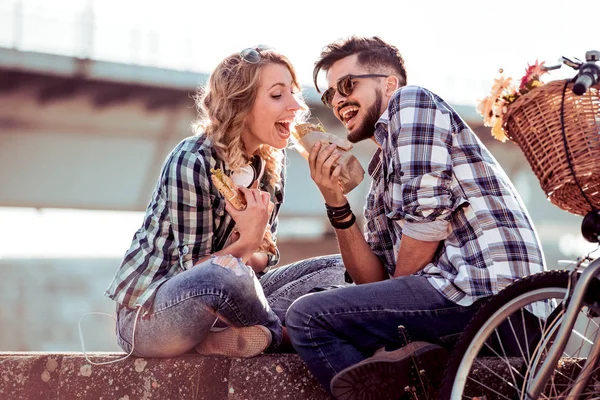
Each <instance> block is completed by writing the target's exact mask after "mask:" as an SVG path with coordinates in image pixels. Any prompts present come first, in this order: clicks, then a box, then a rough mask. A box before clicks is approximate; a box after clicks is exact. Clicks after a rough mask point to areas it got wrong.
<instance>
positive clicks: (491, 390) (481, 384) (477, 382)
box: [463, 376, 511, 400]
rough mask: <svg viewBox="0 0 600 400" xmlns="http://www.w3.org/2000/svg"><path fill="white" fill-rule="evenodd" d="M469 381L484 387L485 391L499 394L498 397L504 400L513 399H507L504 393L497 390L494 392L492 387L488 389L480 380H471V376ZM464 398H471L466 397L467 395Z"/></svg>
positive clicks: (509, 399)
mask: <svg viewBox="0 0 600 400" xmlns="http://www.w3.org/2000/svg"><path fill="white" fill-rule="evenodd" d="M468 379H469V380H470V381H471V382H475V383H476V384H477V385H478V386H480V387H482V388H485V389H487V390H489V391H490V392H493V393H495V394H497V395H498V396H500V397H501V398H503V399H508V400H511V398H510V397H507V396H505V395H503V394H502V393H500V392H498V391H497V390H494V389H492V388H491V387H488V386H486V385H484V384H483V383H481V382H479V381H478V380H476V379H474V378H471V377H470V376H469V378H468ZM463 397H465V398H467V399H468V398H469V397H467V396H465V395H463Z"/></svg>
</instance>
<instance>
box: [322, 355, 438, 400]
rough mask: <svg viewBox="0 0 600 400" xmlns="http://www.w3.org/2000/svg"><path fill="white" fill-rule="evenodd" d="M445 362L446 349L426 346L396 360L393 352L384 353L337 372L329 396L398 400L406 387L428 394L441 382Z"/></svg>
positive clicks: (347, 399) (404, 392)
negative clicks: (422, 372)
mask: <svg viewBox="0 0 600 400" xmlns="http://www.w3.org/2000/svg"><path fill="white" fill-rule="evenodd" d="M411 344H414V343H411ZM401 350H402V349H400V350H396V352H399V351H401ZM447 360H448V352H447V351H446V349H444V348H443V347H440V346H437V345H434V344H429V343H428V344H426V345H424V346H422V347H420V348H418V349H417V350H415V351H414V352H412V353H409V354H403V355H402V356H401V357H398V358H396V359H394V352H387V353H383V354H382V356H381V357H379V358H378V356H377V355H376V356H373V357H372V358H371V359H366V360H364V361H362V362H360V363H358V364H355V365H353V366H350V367H348V368H346V369H344V370H343V371H341V372H339V373H338V374H337V375H336V376H334V378H333V379H332V381H331V393H332V395H333V396H334V397H335V398H336V399H338V400H371V399H377V400H398V399H399V398H401V397H402V396H403V395H405V394H406V388H407V387H409V388H411V389H410V390H411V391H412V390H413V389H412V388H413V387H415V389H414V390H416V391H417V393H419V392H420V393H425V392H426V393H430V392H431V391H432V388H436V389H437V387H438V385H439V383H440V382H441V379H442V376H443V373H444V369H445V367H446V363H447ZM422 370H424V374H421V373H420V371H422ZM418 387H419V388H418ZM419 389H420V390H419ZM428 395H429V394H428ZM409 398H412V397H409ZM424 398H432V397H424Z"/></svg>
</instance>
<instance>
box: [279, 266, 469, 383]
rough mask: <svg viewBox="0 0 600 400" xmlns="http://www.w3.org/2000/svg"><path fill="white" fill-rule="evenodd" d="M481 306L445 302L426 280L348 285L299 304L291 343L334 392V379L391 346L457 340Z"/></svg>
mask: <svg viewBox="0 0 600 400" xmlns="http://www.w3.org/2000/svg"><path fill="white" fill-rule="evenodd" d="M478 308H479V304H475V305H473V306H470V307H462V306H459V305H457V304H455V303H452V302H450V301H449V300H447V299H446V298H445V297H443V296H442V295H441V294H440V293H439V292H438V291H437V290H436V289H435V288H434V287H433V286H431V285H430V284H429V283H428V282H427V278H425V277H424V276H406V277H401V278H396V279H389V280H385V281H382V282H376V283H369V284H362V285H355V286H349V287H344V288H339V289H333V290H328V291H323V292H318V293H311V294H308V295H306V296H303V297H301V298H300V299H298V300H297V301H296V302H294V304H292V306H291V307H290V308H289V310H288V312H287V315H286V327H287V330H288V333H289V335H290V339H291V340H292V343H293V345H294V347H295V349H296V350H297V351H298V354H299V355H300V356H301V357H302V358H303V359H304V361H305V362H306V364H307V365H308V367H309V369H310V370H311V371H312V373H313V374H314V375H315V377H316V378H317V379H318V380H319V382H321V384H322V385H323V386H324V387H325V388H326V389H327V390H329V384H330V381H331V379H332V378H333V376H334V375H335V374H336V373H338V372H340V371H341V370H343V369H344V368H346V367H349V366H351V365H354V364H356V363H358V362H360V361H362V360H364V359H365V358H367V357H370V356H372V355H373V353H374V352H375V351H376V350H378V349H380V348H382V347H386V348H388V349H389V350H390V349H396V348H399V347H401V346H403V345H405V344H406V341H405V338H403V337H401V336H402V335H401V334H399V329H398V327H399V326H400V325H402V326H404V327H405V331H406V332H407V333H408V336H409V337H408V338H407V339H408V340H410V341H426V342H431V343H439V342H440V339H441V338H446V339H449V338H450V337H452V336H453V335H456V336H458V334H460V332H462V330H463V329H464V328H465V326H466V325H467V323H468V322H469V320H470V319H471V317H472V316H473V315H474V313H475V312H476V311H477V309H478Z"/></svg>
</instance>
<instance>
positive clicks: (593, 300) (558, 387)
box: [439, 271, 600, 400]
mask: <svg viewBox="0 0 600 400" xmlns="http://www.w3.org/2000/svg"><path fill="white" fill-rule="evenodd" d="M569 280H570V274H569V272H567V271H549V272H543V273H539V274H536V275H532V276H529V277H527V278H524V279H522V280H520V281H517V282H515V283H514V284H512V285H510V286H508V287H507V288H506V289H504V290H503V291H501V292H500V293H499V294H498V295H497V296H494V297H492V298H491V299H490V300H489V302H488V303H487V304H485V305H484V306H483V307H482V308H481V310H480V311H479V312H478V313H477V314H476V315H475V317H473V320H472V321H471V322H470V323H469V325H468V326H467V328H466V329H465V331H464V333H463V334H462V336H461V339H460V340H459V342H458V343H457V345H456V347H455V349H454V350H453V352H452V354H451V356H450V361H449V363H448V369H447V371H446V375H445V377H444V380H443V382H442V387H441V389H440V396H439V398H440V399H451V400H459V399H486V400H490V399H524V398H525V393H526V388H527V387H528V385H529V384H530V383H531V380H532V377H533V376H534V375H535V372H536V371H537V369H538V368H539V367H540V366H541V363H542V362H543V361H544V359H545V355H546V354H547V351H548V349H549V348H550V346H551V345H552V343H553V338H554V336H555V335H556V333H557V331H558V328H559V327H560V324H561V322H562V317H563V314H564V310H563V309H564V307H563V300H564V298H565V295H566V293H567V290H568V285H569ZM599 289H600V284H599V282H598V281H597V280H594V282H593V285H592V286H591V287H590V288H589V290H588V291H587V292H586V293H587V294H586V298H585V304H584V306H583V307H582V309H581V310H580V312H579V315H578V319H577V323H576V325H575V327H574V329H573V334H572V335H571V336H570V338H569V342H568V344H567V347H566V348H565V351H564V353H563V356H562V357H561V360H560V362H559V364H558V366H557V368H555V370H554V371H553V374H552V376H551V377H550V379H549V380H548V383H547V385H546V387H545V388H544V391H543V394H542V396H541V397H540V398H542V399H559V398H562V399H564V398H565V395H564V393H568V391H569V389H570V388H571V387H572V385H573V384H574V383H575V380H576V378H577V376H578V373H579V371H580V370H581V368H582V365H583V362H584V361H585V359H586V358H587V354H588V353H589V351H590V345H591V344H592V343H593V342H594V341H595V340H596V339H597V338H598V332H599V330H600V329H599V327H600V325H599V321H598V318H597V316H598V312H597V311H598V299H600V290H599ZM598 375H599V374H598V371H597V370H594V371H593V372H592V377H591V378H590V380H589V381H588V386H587V387H586V389H585V390H584V396H583V398H585V399H591V398H596V399H598V398H600V379H599V376H598Z"/></svg>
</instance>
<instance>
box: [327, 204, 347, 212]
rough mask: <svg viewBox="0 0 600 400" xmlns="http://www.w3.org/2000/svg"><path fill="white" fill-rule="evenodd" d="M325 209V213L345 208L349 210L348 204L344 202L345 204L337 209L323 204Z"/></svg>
mask: <svg viewBox="0 0 600 400" xmlns="http://www.w3.org/2000/svg"><path fill="white" fill-rule="evenodd" d="M325 208H326V209H327V211H341V210H345V209H346V208H350V203H348V202H346V204H344V205H343V206H339V207H332V206H330V205H329V204H327V203H325Z"/></svg>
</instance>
